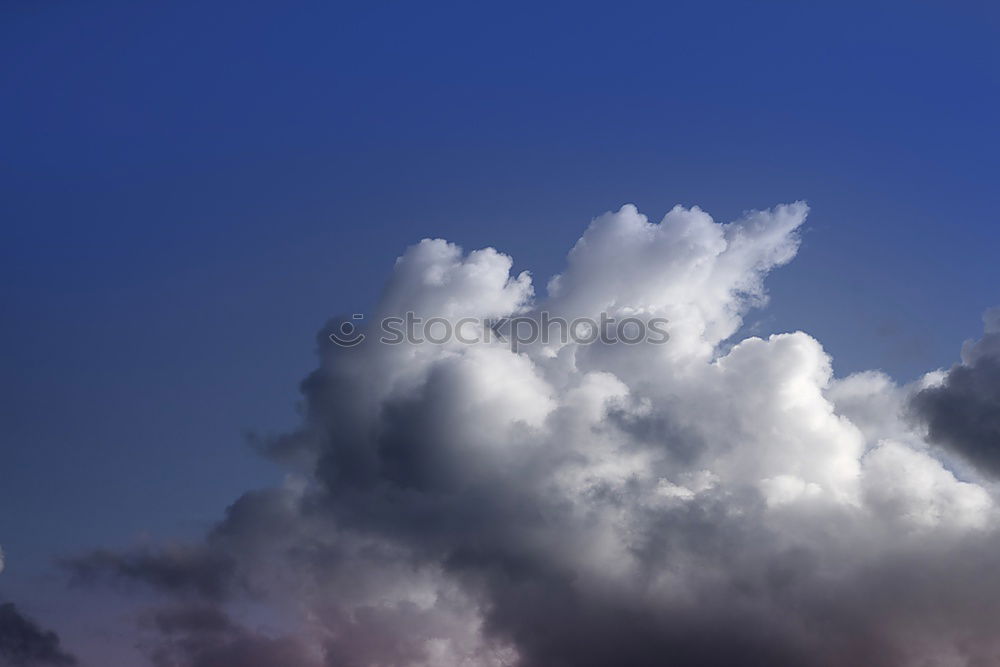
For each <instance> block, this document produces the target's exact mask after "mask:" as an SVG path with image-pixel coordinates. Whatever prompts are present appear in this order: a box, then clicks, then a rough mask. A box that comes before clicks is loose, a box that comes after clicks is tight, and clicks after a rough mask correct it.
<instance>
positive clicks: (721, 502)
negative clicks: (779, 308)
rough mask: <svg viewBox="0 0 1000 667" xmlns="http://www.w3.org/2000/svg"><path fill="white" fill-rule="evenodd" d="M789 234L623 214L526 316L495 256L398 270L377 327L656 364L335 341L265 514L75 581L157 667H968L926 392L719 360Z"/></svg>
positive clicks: (795, 209)
mask: <svg viewBox="0 0 1000 667" xmlns="http://www.w3.org/2000/svg"><path fill="white" fill-rule="evenodd" d="M807 212H808V209H807V207H806V206H805V205H804V204H802V203H796V204H791V205H787V206H779V207H776V208H774V209H771V210H768V211H755V212H750V213H748V214H746V215H745V216H743V217H742V218H740V219H739V220H737V221H735V222H732V223H729V224H719V223H717V222H715V221H714V220H713V219H712V218H711V217H710V216H709V215H708V214H707V213H705V212H703V211H701V210H699V209H697V208H692V209H684V208H681V207H677V208H675V209H673V210H672V211H670V212H669V213H668V214H667V216H666V217H665V218H664V219H663V220H662V221H661V222H659V223H651V222H650V221H649V220H648V219H647V218H646V217H645V216H643V215H641V214H640V213H639V212H638V211H637V210H636V208H635V207H633V206H625V207H623V208H622V209H621V210H619V211H617V212H613V213H607V214H605V215H603V216H601V217H599V218H597V219H595V220H594V221H593V222H592V223H591V225H590V227H589V228H588V229H587V230H586V232H585V233H584V235H583V236H582V238H581V239H580V240H579V241H578V242H577V244H576V245H575V246H574V248H573V249H572V251H571V252H570V254H569V258H568V261H567V266H566V269H565V270H564V271H563V272H562V273H561V274H560V275H559V276H557V277H555V278H554V279H553V280H552V281H550V283H549V286H548V289H547V294H546V295H545V296H540V295H538V294H537V293H536V291H535V289H534V288H533V286H532V283H531V278H530V276H529V275H528V274H525V273H522V274H519V275H516V276H514V275H511V274H510V269H511V266H512V264H513V263H512V261H511V259H510V258H508V257H506V256H504V255H502V254H500V253H498V252H497V251H495V250H492V249H486V250H482V251H476V252H472V253H468V254H466V253H464V252H463V251H462V250H461V249H460V248H458V247H457V246H455V245H452V244H449V243H446V242H445V241H441V240H428V241H423V242H421V243H419V244H417V245H416V246H414V247H412V248H410V249H409V250H408V251H407V252H406V253H404V254H403V256H401V257H400V258H399V259H398V260H397V262H396V265H395V268H394V271H393V274H392V276H390V278H389V280H388V286H387V288H386V290H385V293H384V297H383V299H382V301H381V302H380V304H379V305H378V307H377V310H376V313H375V316H376V318H380V317H387V316H400V315H402V314H403V313H405V312H413V313H416V314H417V315H420V316H422V317H432V316H436V317H444V318H448V319H449V320H451V321H457V320H458V319H460V318H462V317H476V318H489V317H503V316H511V315H514V314H518V315H521V316H525V317H535V316H538V315H539V314H540V313H541V312H543V311H544V312H547V313H550V314H552V315H556V316H561V317H565V318H567V319H572V318H575V317H596V316H598V315H599V314H600V313H602V312H603V313H607V314H609V315H611V316H615V317H625V316H636V317H647V318H650V317H664V318H666V319H668V320H669V322H670V325H669V329H670V331H669V332H670V338H669V340H668V341H667V342H666V343H664V344H661V345H654V344H651V343H646V342H644V343H640V344H637V345H621V344H619V345H614V344H611V345H603V344H595V345H580V344H577V343H575V342H567V343H562V342H561V341H550V342H548V343H542V342H538V343H532V344H527V345H524V346H522V347H519V348H518V350H517V351H516V352H514V351H512V350H511V349H510V347H509V346H507V345H504V344H502V343H501V342H499V341H493V342H492V343H480V344H477V345H463V344H461V343H459V342H456V341H449V342H446V343H444V344H441V345H432V344H424V345H414V344H401V345H383V344H379V343H378V342H376V341H375V340H374V337H369V338H368V339H367V340H366V341H365V342H364V343H363V344H360V345H358V346H356V347H353V348H350V349H345V348H342V347H339V346H337V345H335V344H334V343H333V342H331V340H330V339H329V338H328V334H329V333H331V332H332V331H335V330H336V327H337V326H338V324H339V323H338V322H337V321H333V322H331V323H330V324H329V325H328V326H327V327H326V328H324V329H323V330H322V331H321V332H320V334H319V335H318V337H317V340H318V342H319V350H318V352H319V364H318V367H317V368H316V370H315V371H313V373H311V374H310V375H309V377H307V378H306V379H305V380H304V382H303V384H302V393H303V399H304V400H303V421H302V423H301V425H300V426H299V427H298V428H297V429H295V430H294V431H293V432H290V433H288V434H285V435H282V436H280V437H277V438H273V439H271V440H269V441H267V442H265V443H263V445H262V449H263V451H265V453H266V454H267V455H268V456H271V457H272V458H273V459H274V460H275V461H277V462H279V463H281V464H282V465H284V466H287V469H288V477H287V480H286V483H285V484H284V485H282V486H280V487H278V488H273V489H264V490H255V491H250V492H248V493H246V494H245V495H244V496H242V497H241V498H239V499H238V500H237V501H236V502H235V503H234V504H233V505H232V506H231V507H230V508H229V510H228V511H227V514H226V516H225V517H224V518H223V519H222V521H220V523H219V524H218V525H217V526H216V527H215V528H214V529H213V530H212V531H211V532H210V533H209V534H208V535H207V536H206V537H205V539H204V540H203V541H202V542H201V543H199V544H196V545H192V546H190V547H188V548H186V549H185V550H178V548H176V547H173V548H169V549H164V550H162V551H149V550H138V551H134V552H125V553H111V552H98V553H96V554H91V555H90V556H85V557H82V558H81V559H78V560H76V561H75V562H74V564H73V565H72V566H71V567H73V568H74V571H76V572H77V574H80V573H81V572H82V573H85V574H86V575H87V578H93V577H95V576H99V575H100V574H101V573H110V574H113V575H115V576H117V577H119V578H120V577H125V578H126V579H127V580H133V581H144V582H146V583H147V584H149V585H150V586H151V587H153V588H154V589H156V590H158V591H159V592H160V593H161V594H162V595H163V596H164V605H165V606H164V607H163V608H162V609H161V610H159V611H158V612H154V617H153V619H154V620H153V621H149V620H147V622H146V625H145V627H146V631H147V632H151V633H152V634H153V636H154V639H153V640H152V641H151V642H150V643H149V644H148V645H149V646H150V654H151V656H152V658H153V660H154V662H157V661H158V664H170V665H181V666H187V667H193V666H195V665H204V664H212V665H226V664H241V665H251V664H256V663H254V662H252V661H253V660H258V661H260V660H265V662H266V661H268V660H269V661H270V662H269V663H267V664H300V665H307V666H311V665H358V666H363V665H398V666H416V665H435V666H439V665H444V666H448V665H455V666H458V665H519V666H522V667H534V666H536V665H538V666H541V665H544V666H546V667H548V666H552V665H573V666H580V665H583V666H586V665H608V664H620V665H647V664H662V663H663V662H664V661H665V660H669V661H672V662H677V663H678V664H699V665H731V664H734V663H739V664H744V665H754V664H760V665H808V666H812V665H816V666H823V665H855V664H866V665H876V666H881V665H885V666H896V665H900V666H903V665H930V664H939V665H950V664H992V663H993V662H996V661H997V660H998V659H1000V639H998V638H997V636H996V633H995V628H993V627H992V620H991V619H995V618H996V614H997V611H998V609H997V606H998V603H997V600H1000V584H997V583H993V582H995V577H993V576H992V569H993V563H994V560H995V553H997V548H998V547H1000V533H998V531H997V530H996V529H994V528H993V526H995V525H996V519H997V511H996V499H995V497H994V495H993V490H992V488H991V487H989V486H988V485H983V484H979V483H976V482H975V481H974V480H970V479H964V478H963V479H960V478H958V477H956V475H955V473H954V472H953V469H952V467H951V466H950V465H948V461H946V460H943V459H942V458H940V457H939V456H938V454H939V450H938V449H937V448H936V447H935V446H934V439H936V436H934V438H932V441H928V438H927V433H926V429H925V428H923V427H921V426H920V425H919V424H915V423H914V422H913V420H912V419H911V418H910V416H911V411H912V409H911V400H912V397H914V396H918V397H919V396H921V395H924V393H923V392H925V391H927V390H928V387H930V386H931V385H932V384H933V377H929V378H926V379H924V380H921V381H920V382H918V383H916V384H914V385H912V386H900V385H897V384H896V383H894V382H893V381H892V379H891V378H889V377H887V376H885V375H883V374H880V373H874V372H871V373H862V374H857V375H853V376H850V377H847V378H835V377H834V376H833V373H832V370H831V361H830V358H829V356H828V355H827V354H826V352H825V351H824V349H823V347H822V345H821V344H820V343H819V342H818V341H817V340H815V339H814V338H812V337H811V336H809V335H808V334H806V333H803V332H791V333H785V334H780V335H774V336H770V337H768V338H766V339H763V338H757V337H751V338H747V339H745V340H739V341H734V340H731V338H732V336H733V335H734V334H735V333H736V332H737V331H738V330H739V328H740V325H741V323H742V318H743V316H744V314H745V313H746V312H747V311H748V310H749V309H750V308H753V307H756V306H759V305H761V304H763V303H765V302H766V299H767V293H766V290H765V288H764V278H765V276H766V274H767V273H768V272H769V271H771V270H772V269H774V268H775V267H778V266H781V265H782V264H784V263H786V262H788V261H790V260H791V259H792V258H793V256H794V255H795V252H796V249H797V247H798V236H797V234H798V231H797V230H798V228H799V227H800V225H801V224H802V223H803V222H804V220H805V217H806V215H807ZM984 340H986V339H984ZM990 340H992V339H990ZM992 345H993V343H991V342H988V343H985V344H984V343H982V342H980V344H977V346H975V347H973V348H970V349H969V351H968V355H969V357H968V360H967V361H966V366H967V367H968V368H970V369H980V368H985V367H986V366H984V365H983V364H984V363H986V362H984V359H987V358H992V357H991V355H992V354H993V353H992V352H991V351H990V350H992V349H993V348H992V347H991V346H992ZM977 372H979V371H977ZM952 373H954V370H953V371H952ZM983 381H985V380H983ZM953 385H955V381H954V380H953V379H952V378H948V380H946V382H945V384H944V385H942V386H945V387H951V386H953ZM963 386H965V385H963ZM981 389H982V387H980V385H976V384H974V383H973V384H970V385H968V386H967V387H966V391H965V393H963V394H961V397H963V400H965V399H968V400H971V401H973V402H974V403H976V402H985V403H986V404H987V405H988V404H989V396H991V394H989V393H988V392H987V393H984V392H983V391H981ZM920 400H924V399H920ZM976 404H977V405H978V403H976ZM985 407H986V406H984V409H985ZM994 407H995V404H994ZM977 409H978V408H977ZM931 432H932V434H933V433H934V429H933V428H932V429H931ZM983 433H987V434H988V433H989V431H988V430H986V431H983V430H981V429H980V430H976V431H974V432H971V433H968V434H967V437H968V439H969V441H970V442H977V443H979V444H981V445H983V446H985V443H980V441H979V440H978V438H979V437H980V436H981V435H982V434H983ZM250 628H253V629H252V630H251V629H250ZM241 661H242V662H241ZM262 664H264V663H262Z"/></svg>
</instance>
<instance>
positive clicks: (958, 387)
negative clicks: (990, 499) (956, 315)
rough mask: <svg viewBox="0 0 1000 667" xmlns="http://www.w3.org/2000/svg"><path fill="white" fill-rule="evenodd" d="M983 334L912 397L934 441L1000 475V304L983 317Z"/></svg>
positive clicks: (993, 473)
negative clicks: (957, 361) (937, 380)
mask: <svg viewBox="0 0 1000 667" xmlns="http://www.w3.org/2000/svg"><path fill="white" fill-rule="evenodd" d="M983 321H984V323H985V332H984V334H983V337H982V338H981V339H980V340H978V341H975V342H970V343H967V344H966V345H965V347H964V348H963V350H962V363H960V364H956V365H955V366H953V367H952V368H951V370H949V371H948V373H947V374H946V375H945V376H944V378H943V380H942V381H941V383H940V384H938V385H936V386H932V387H928V388H927V389H924V390H923V391H921V392H920V393H919V394H917V395H916V396H915V397H914V400H913V406H914V409H915V410H916V413H917V414H918V415H919V417H920V418H922V419H923V420H924V421H925V422H926V423H927V427H928V429H929V431H930V438H931V440H933V441H934V442H937V443H940V444H942V445H944V446H946V447H950V448H952V449H953V450H954V451H956V452H957V453H959V454H960V455H962V456H964V457H966V458H967V459H969V461H971V462H972V463H973V464H975V465H977V466H979V467H981V468H983V469H984V470H987V471H989V472H990V473H991V474H992V475H994V476H996V475H1000V308H993V309H991V310H989V311H987V313H986V315H985V316H984V317H983Z"/></svg>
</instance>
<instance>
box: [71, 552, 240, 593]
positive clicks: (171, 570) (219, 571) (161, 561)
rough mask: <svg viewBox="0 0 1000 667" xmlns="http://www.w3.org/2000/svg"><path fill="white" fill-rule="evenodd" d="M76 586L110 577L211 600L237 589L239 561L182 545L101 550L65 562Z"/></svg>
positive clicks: (217, 553) (220, 554)
mask: <svg viewBox="0 0 1000 667" xmlns="http://www.w3.org/2000/svg"><path fill="white" fill-rule="evenodd" d="M63 565H64V566H65V567H66V568H67V569H68V570H69V571H70V573H71V575H72V578H73V581H74V582H76V583H92V582H93V581H94V580H95V579H99V578H102V577H109V578H112V579H114V580H116V581H120V582H123V583H127V584H128V583H142V584H146V585H148V586H151V587H153V588H155V589H157V590H160V591H163V592H167V593H176V594H195V595H199V596H204V597H207V598H211V599H219V598H222V597H224V596H226V595H227V593H228V592H229V591H230V590H231V589H232V587H233V586H234V580H235V561H234V560H233V559H232V558H230V557H229V556H228V555H225V554H222V553H219V552H218V551H215V550H212V549H209V548H207V547H201V546H197V547H188V546H180V547H174V548H170V549H162V550H156V551H152V550H149V549H139V550H135V551H129V552H124V553H120V552H116V551H109V550H106V549H100V550H97V551H94V552H92V553H89V554H87V555H84V556H80V557H76V558H70V559H66V560H65V561H63Z"/></svg>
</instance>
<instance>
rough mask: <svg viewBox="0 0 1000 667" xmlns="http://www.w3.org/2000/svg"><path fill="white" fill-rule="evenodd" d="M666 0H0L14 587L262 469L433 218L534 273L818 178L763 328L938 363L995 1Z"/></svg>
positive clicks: (0, 207)
mask: <svg viewBox="0 0 1000 667" xmlns="http://www.w3.org/2000/svg"><path fill="white" fill-rule="evenodd" d="M662 4H663V5H664V6H660V7H656V8H651V6H650V5H646V6H642V5H632V4H621V3H615V4H614V5H610V4H608V3H563V4H551V5H548V6H546V7H538V6H535V5H533V4H525V5H516V4H510V3H502V4H494V5H489V6H485V5H479V4H477V3H454V4H450V3H449V4H445V3H434V4H433V5H432V6H429V4H428V3H408V4H404V3H399V4H381V5H377V6H376V5H373V4H371V3H319V2H316V3H297V2H295V3H261V2H241V3H204V2H201V3H192V2H169V3H166V2H163V3H134V2H120V3H119V2H90V3H73V2H28V1H26V0H15V1H11V2H5V3H3V6H2V7H0V59H2V66H0V100H2V102H0V122H2V125H0V127H2V130H0V221H2V224H3V229H4V235H3V243H2V245H0V253H2V255H0V271H2V280H3V292H2V312H3V314H4V319H3V323H4V326H3V327H2V329H0V343H2V347H3V350H4V354H3V357H2V359H3V361H2V369H0V378H2V389H0V390H2V397H0V400H2V404H3V406H4V408H3V410H2V411H0V443H2V448H3V462H2V464H0V544H2V545H3V547H4V549H5V551H6V553H7V569H6V571H5V572H4V573H3V575H2V578H0V592H2V593H3V594H4V596H5V597H10V598H12V599H16V600H17V601H18V602H19V603H21V604H23V605H26V606H27V607H28V608H29V609H32V610H35V611H39V612H44V613H45V615H46V619H48V620H53V622H55V621H56V620H58V619H59V618H60V616H61V615H62V614H63V613H66V612H64V611H62V610H61V608H60V601H59V600H60V598H59V594H58V592H57V591H58V590H60V586H61V584H57V583H54V579H58V575H54V574H53V568H52V566H51V562H52V559H54V558H57V557H60V556H62V555H65V554H68V553H76V552H80V551H82V550H86V549H89V548H93V547H96V546H99V545H122V544H131V543H134V542H135V541H136V540H141V539H143V536H145V535H156V536H158V537H161V538H162V537H164V536H166V537H170V536H187V535H191V534H194V533H196V532H198V531H200V530H202V529H204V528H205V527H206V526H207V525H208V524H209V522H211V521H212V520H214V519H215V518H217V517H218V516H219V515H220V513H221V511H222V510H223V508H224V507H225V506H226V505H227V504H228V503H229V502H231V501H232V499H233V498H234V497H236V496H237V495H238V494H239V492H241V491H242V490H244V489H246V488H250V487H253V486H256V485H261V484H265V483H268V482H271V481H273V480H274V479H276V477H277V476H278V474H279V473H278V472H276V471H275V470H274V469H273V468H272V467H271V466H270V465H268V464H265V463H263V462H261V461H258V460H257V458H256V457H255V456H254V455H253V454H252V453H251V452H250V451H249V449H248V448H247V447H246V443H245V434H246V433H248V432H257V433H269V432H274V431H278V430H281V429H284V428H287V427H288V426H289V425H290V424H291V423H292V422H293V420H294V415H295V402H296V400H297V394H296V387H297V383H298V381H299V380H300V379H301V378H302V377H303V376H304V374H305V373H306V372H307V371H308V370H309V369H310V368H311V367H312V365H313V363H314V362H313V347H314V342H313V338H314V335H315V332H316V330H317V329H318V328H319V326H320V325H321V324H322V323H323V322H324V321H325V320H326V319H327V318H328V317H330V316H333V315H336V314H339V313H351V312H364V311H366V310H368V309H370V308H371V306H372V303H373V301H374V299H375V298H376V296H377V295H378V293H379V290H380V289H381V287H382V281H383V280H384V277H385V276H386V274H387V272H388V271H389V270H390V268H391V266H392V260H393V258H394V257H396V256H397V255H399V254H400V253H401V252H402V251H403V249H404V248H405V247H406V246H408V245H410V244H412V243H413V242H415V241H418V240H419V239H421V238H423V237H438V236H439V237H444V238H447V239H448V240H450V241H453V242H456V243H458V244H460V245H462V246H463V247H465V248H466V249H473V248H478V247H482V246H486V245H492V246H495V247H497V248H498V249H499V250H502V251H504V252H507V253H509V254H511V255H512V256H513V257H514V258H515V261H516V266H515V269H516V270H521V269H528V270H530V271H532V273H533V274H534V275H535V276H536V283H537V284H539V285H544V283H545V281H546V280H547V278H548V277H549V276H551V275H552V274H554V273H556V272H558V271H560V270H561V268H562V265H561V261H562V258H563V257H564V256H565V252H566V250H568V248H569V247H571V245H572V243H573V242H574V241H575V239H576V238H577V237H578V236H579V235H580V233H581V232H582V230H583V229H584V227H585V226H586V224H587V223H588V222H589V220H590V219H591V218H593V217H595V216H596V215H599V214H600V213H601V212H603V211H606V210H610V209H618V207H619V206H620V205H621V204H623V203H625V202H634V203H636V204H637V205H638V206H639V208H640V210H642V211H644V212H646V213H648V214H650V216H651V217H653V218H657V219H658V218H659V217H660V216H661V215H662V214H663V213H665V212H666V211H667V210H669V209H670V208H671V207H672V206H673V205H674V204H676V203H680V204H684V205H687V206H690V205H698V206H701V207H702V208H704V209H705V210H707V211H708V212H709V213H711V214H712V215H713V216H715V218H716V219H717V220H721V221H728V220H730V219H733V218H735V217H737V216H738V215H739V214H740V212H741V211H743V210H744V209H749V208H764V207H768V206H771V205H773V204H775V203H778V202H790V201H794V200H799V199H803V200H806V201H808V203H809V205H810V207H811V211H812V213H811V215H810V218H809V221H808V223H807V224H806V228H805V231H804V233H803V239H804V241H803V246H802V249H801V251H800V253H799V256H798V258H797V259H796V260H795V261H794V262H793V263H792V264H791V265H789V266H787V267H785V268H782V269H780V270H778V271H776V272H775V274H774V275H773V276H772V277H771V278H770V279H769V282H768V285H769V291H770V294H771V305H770V306H768V307H767V308H766V309H764V310H762V311H758V312H755V313H752V314H751V315H750V317H749V318H748V327H747V328H748V330H753V331H754V332H761V333H769V332H777V331H790V330H796V329H802V330H804V331H807V332H808V333H810V334H812V335H814V336H816V337H817V338H818V339H819V340H821V341H822V342H823V344H824V345H825V346H826V348H827V349H828V351H829V352H831V353H832V355H833V357H834V359H835V364H836V366H835V369H836V371H837V373H838V374H840V375H843V374H846V373H849V372H852V371H856V370H860V369H867V368H881V369H883V370H885V371H887V372H889V373H890V374H891V375H893V376H894V377H895V378H897V379H899V380H901V381H909V380H912V379H913V378H915V377H917V375H919V374H920V373H922V372H924V371H926V370H928V369H932V368H936V367H947V366H948V365H950V364H951V363H953V362H954V361H955V360H956V358H957V349H958V345H959V344H960V342H961V341H962V340H964V339H967V338H971V337H974V336H977V335H978V334H979V333H980V330H981V329H980V322H979V318H980V314H981V313H982V311H983V310H984V309H985V308H986V307H989V306H992V305H995V304H997V303H998V302H1000V268H998V266H1000V263H998V261H997V258H998V257H1000V234H998V227H997V225H998V220H997V211H998V210H1000V189H998V188H997V182H998V179H1000V152H998V146H1000V124H998V123H997V118H1000V104H998V103H1000V89H998V87H1000V83H998V82H1000V78H998V76H997V72H998V66H1000V58H998V56H1000V12H998V11H997V9H996V7H995V6H994V5H993V4H992V3H985V2H982V3H980V2H970V3H958V4H955V3H930V2H916V3H914V2H905V3H903V2H899V3H847V4H845V3H829V4H828V5H827V6H826V7H825V8H820V7H818V6H816V5H817V3H798V2H768V3H749V2H747V3H742V2H730V3H705V2H702V3H669V6H668V3H662ZM42 589H44V590H46V591H49V592H48V593H45V595H38V596H37V597H36V596H35V593H36V592H37V591H39V590H42ZM32 605H34V606H32Z"/></svg>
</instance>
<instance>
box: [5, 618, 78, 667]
mask: <svg viewBox="0 0 1000 667" xmlns="http://www.w3.org/2000/svg"><path fill="white" fill-rule="evenodd" d="M76 664H77V661H76V658H74V657H73V656H72V655H71V654H69V653H67V652H66V651H64V650H63V649H62V647H61V646H60V642H59V637H58V636H57V635H56V634H55V633H54V632H52V631H50V630H44V629H42V628H41V627H40V626H39V625H38V624H37V623H35V622H34V621H33V620H31V619H30V618H28V617H26V616H25V615H24V614H22V613H21V612H20V610H18V608H17V606H15V605H14V604H13V603H10V602H5V603H2V604H0V667H68V666H70V665H76Z"/></svg>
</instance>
